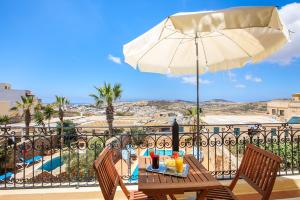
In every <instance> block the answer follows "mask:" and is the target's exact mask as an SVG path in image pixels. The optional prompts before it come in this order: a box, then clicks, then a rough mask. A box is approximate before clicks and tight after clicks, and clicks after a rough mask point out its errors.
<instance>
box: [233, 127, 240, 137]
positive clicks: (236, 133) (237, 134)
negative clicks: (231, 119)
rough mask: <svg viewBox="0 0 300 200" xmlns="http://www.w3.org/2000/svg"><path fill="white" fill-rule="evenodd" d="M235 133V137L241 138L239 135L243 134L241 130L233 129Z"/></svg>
mask: <svg viewBox="0 0 300 200" xmlns="http://www.w3.org/2000/svg"><path fill="white" fill-rule="evenodd" d="M233 132H234V135H235V136H239V135H240V134H241V133H240V132H241V130H240V128H234V129H233Z"/></svg>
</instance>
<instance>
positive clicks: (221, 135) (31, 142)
mask: <svg viewBox="0 0 300 200" xmlns="http://www.w3.org/2000/svg"><path fill="white" fill-rule="evenodd" d="M195 130H196V127H195V126H193V125H180V126H179V149H180V153H182V154H193V155H195V157H197V158H199V159H201V160H202V164H203V165H204V166H205V167H206V168H207V169H208V170H209V171H210V172H211V173H212V174H213V175H214V176H215V177H216V178H218V179H231V178H233V177H234V175H235V172H236V169H237V168H238V166H239V164H240V162H241V158H242V156H243V153H244V150H245V145H246V144H247V143H253V144H255V145H257V146H259V147H261V148H263V149H266V150H270V151H272V152H273V153H275V154H277V155H279V156H280V157H281V158H282V160H283V162H282V165H281V170H280V172H279V174H278V175H289V174H299V173H300V144H299V143H300V124H293V125H291V124H243V125H240V124H230V125H201V127H200V135H199V137H197V134H196V132H195ZM26 132H27V131H26V130H25V128H18V127H1V130H0V189H7V188H32V187H69V186H72V187H82V186H94V185H95V184H97V182H96V178H95V173H94V171H93V167H92V164H93V161H94V159H95V158H96V157H97V156H98V154H99V153H100V152H101V150H102V149H103V148H104V146H106V145H110V146H111V147H112V148H113V149H114V152H115V153H114V159H115V163H116V168H117V169H118V171H119V174H120V175H121V176H122V178H123V179H124V181H125V182H126V183H127V184H134V183H136V182H137V174H138V167H137V162H138V161H137V157H138V156H141V155H148V153H149V149H155V150H156V151H157V152H158V153H160V154H161V155H170V154H171V153H172V134H171V132H172V126H134V127H132V126H131V127H129V126H122V127H120V126H118V127H115V129H114V133H113V135H112V136H110V135H109V134H108V128H107V127H65V128H64V129H63V134H61V130H60V129H59V128H56V127H51V128H45V127H44V128H43V127H30V128H29V135H26Z"/></svg>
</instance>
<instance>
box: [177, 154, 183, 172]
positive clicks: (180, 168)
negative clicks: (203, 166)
mask: <svg viewBox="0 0 300 200" xmlns="http://www.w3.org/2000/svg"><path fill="white" fill-rule="evenodd" d="M175 164H176V171H177V173H182V172H183V158H182V157H178V158H176V160H175Z"/></svg>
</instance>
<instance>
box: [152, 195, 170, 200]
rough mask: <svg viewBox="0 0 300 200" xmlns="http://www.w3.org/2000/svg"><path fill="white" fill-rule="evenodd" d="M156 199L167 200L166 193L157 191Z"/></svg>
mask: <svg viewBox="0 0 300 200" xmlns="http://www.w3.org/2000/svg"><path fill="white" fill-rule="evenodd" d="M153 197H154V199H155V200H167V199H168V198H167V196H166V195H165V194H161V193H157V194H155V195H153Z"/></svg>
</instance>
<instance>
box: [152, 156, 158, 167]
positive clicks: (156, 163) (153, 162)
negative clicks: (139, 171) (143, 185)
mask: <svg viewBox="0 0 300 200" xmlns="http://www.w3.org/2000/svg"><path fill="white" fill-rule="evenodd" d="M158 168H159V155H154V156H153V157H152V169H158Z"/></svg>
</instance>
